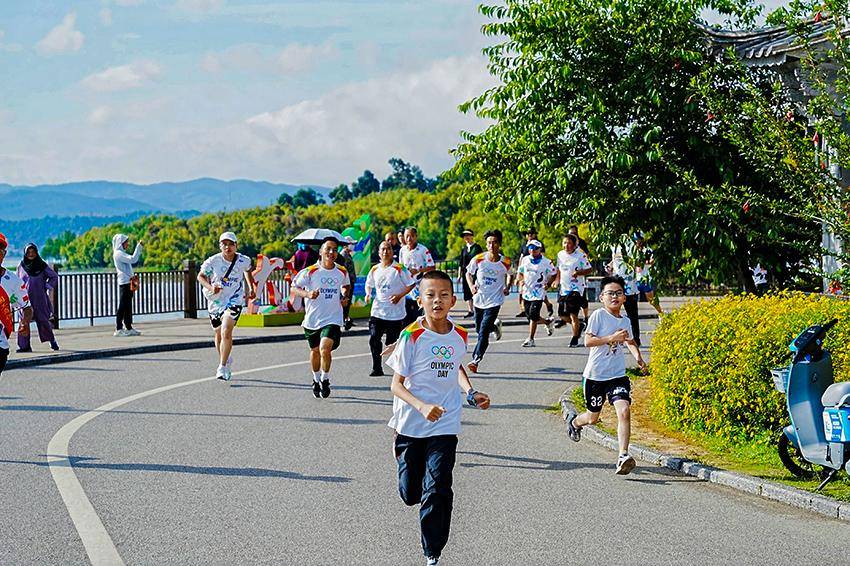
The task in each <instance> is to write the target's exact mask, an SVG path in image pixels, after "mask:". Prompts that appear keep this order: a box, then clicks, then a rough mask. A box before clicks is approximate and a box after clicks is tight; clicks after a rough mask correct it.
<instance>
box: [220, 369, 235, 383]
mask: <svg viewBox="0 0 850 566" xmlns="http://www.w3.org/2000/svg"><path fill="white" fill-rule="evenodd" d="M232 377H233V373H232V372H231V371H230V368H229V367H227V366H225V368H224V377H222V379H223V380H224V381H230V379H231V378H232Z"/></svg>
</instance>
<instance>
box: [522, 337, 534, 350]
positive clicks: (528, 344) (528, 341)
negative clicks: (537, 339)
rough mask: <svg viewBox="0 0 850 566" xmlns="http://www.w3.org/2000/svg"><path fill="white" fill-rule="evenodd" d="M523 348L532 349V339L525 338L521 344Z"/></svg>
mask: <svg viewBox="0 0 850 566" xmlns="http://www.w3.org/2000/svg"><path fill="white" fill-rule="evenodd" d="M522 347H523V348H534V338H526V339H525V342H523V343H522Z"/></svg>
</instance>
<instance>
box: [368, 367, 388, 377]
mask: <svg viewBox="0 0 850 566" xmlns="http://www.w3.org/2000/svg"><path fill="white" fill-rule="evenodd" d="M383 375H384V370H382V369H381V368H378V369H373V370H372V372H371V373H370V374H369V377H381V376H383Z"/></svg>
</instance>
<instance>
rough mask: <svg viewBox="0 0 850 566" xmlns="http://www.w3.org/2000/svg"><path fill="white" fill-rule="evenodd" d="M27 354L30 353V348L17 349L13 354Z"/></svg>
mask: <svg viewBox="0 0 850 566" xmlns="http://www.w3.org/2000/svg"><path fill="white" fill-rule="evenodd" d="M57 349H58V348H57ZM28 352H32V348H18V349H17V350H15V353H17V354H24V353H28Z"/></svg>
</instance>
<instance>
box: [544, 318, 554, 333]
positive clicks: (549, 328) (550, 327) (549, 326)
mask: <svg viewBox="0 0 850 566" xmlns="http://www.w3.org/2000/svg"><path fill="white" fill-rule="evenodd" d="M553 332H555V320H554V319H551V318H547V319H546V336H552V333H553Z"/></svg>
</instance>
